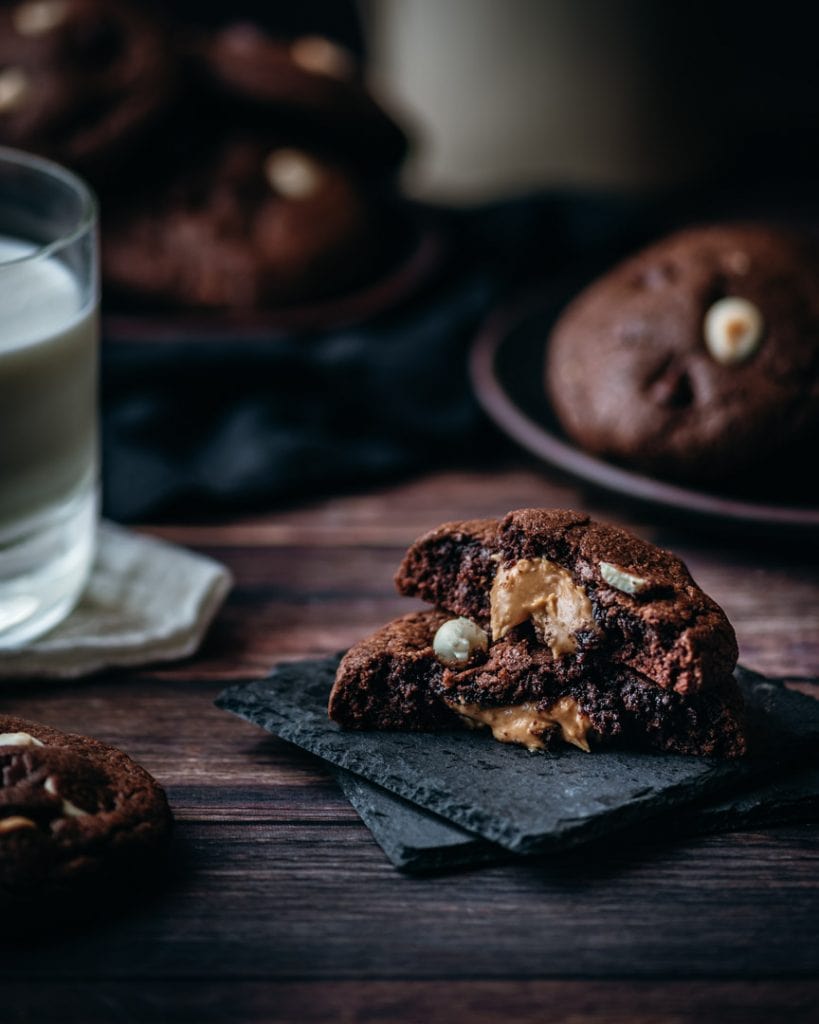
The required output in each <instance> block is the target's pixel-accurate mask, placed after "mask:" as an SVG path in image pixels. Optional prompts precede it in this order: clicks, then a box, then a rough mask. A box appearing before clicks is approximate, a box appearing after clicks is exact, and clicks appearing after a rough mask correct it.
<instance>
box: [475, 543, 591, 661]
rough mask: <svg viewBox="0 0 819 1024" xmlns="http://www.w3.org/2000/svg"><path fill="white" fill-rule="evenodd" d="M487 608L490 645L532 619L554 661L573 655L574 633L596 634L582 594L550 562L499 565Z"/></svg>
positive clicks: (529, 560)
mask: <svg viewBox="0 0 819 1024" xmlns="http://www.w3.org/2000/svg"><path fill="white" fill-rule="evenodd" d="M489 604H490V621H491V626H492V639H493V641H494V640H501V639H502V638H503V637H504V636H506V634H507V633H508V632H509V630H510V629H512V628H513V627H514V626H519V625H520V624H521V623H522V622H526V620H527V619H531V620H532V624H533V626H534V629H535V633H536V635H537V638H538V640H540V642H541V643H544V644H546V645H547V646H548V647H549V648H550V650H551V652H552V654H553V655H554V657H556V658H558V657H560V656H561V655H563V654H573V653H574V652H575V651H576V650H577V634H578V633H582V632H594V631H596V629H597V625H596V624H595V621H594V616H593V614H592V605H591V601H590V600H589V598H588V595H587V594H586V592H585V590H583V588H582V587H579V586H578V585H577V584H576V583H575V582H574V580H573V579H572V577H571V574H570V573H569V572H567V571H566V569H564V568H562V566H559V565H556V564H555V563H554V562H552V561H550V560H549V559H548V558H522V559H520V560H519V561H517V562H515V563H514V564H513V565H511V566H501V567H500V568H499V569H498V572H497V574H496V576H495V580H494V582H493V584H492V590H491V592H490V595H489Z"/></svg>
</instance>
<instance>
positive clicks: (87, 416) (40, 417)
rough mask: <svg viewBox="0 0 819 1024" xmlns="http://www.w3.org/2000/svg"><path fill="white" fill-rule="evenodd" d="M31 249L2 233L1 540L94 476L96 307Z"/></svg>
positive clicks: (60, 269)
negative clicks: (20, 522)
mask: <svg viewBox="0 0 819 1024" xmlns="http://www.w3.org/2000/svg"><path fill="white" fill-rule="evenodd" d="M31 252H32V247H31V246H30V245H27V244H25V243H23V242H19V241H16V240H12V239H9V238H4V237H1V236H0V543H2V538H3V534H4V532H6V531H7V530H8V529H10V528H13V525H14V521H16V520H18V519H19V518H20V517H26V518H28V517H30V516H35V515H38V514H39V513H42V512H43V511H44V510H45V509H47V507H48V506H49V505H51V504H53V503H54V502H59V501H62V500H65V499H66V498H67V497H68V496H69V495H70V494H71V493H72V492H74V491H76V490H77V489H78V488H82V487H83V485H85V484H87V483H88V482H89V481H93V480H94V479H95V476H96V468H95V467H96V387H97V330H98V327H97V314H96V309H95V307H94V305H93V304H85V307H84V306H83V302H82V296H81V293H80V289H79V287H78V284H77V281H76V279H75V278H74V276H73V275H72V273H71V272H70V271H69V270H68V269H67V268H66V267H65V266H64V265H63V264H62V263H60V262H59V261H58V260H56V259H53V258H35V259H30V260H26V261H24V262H13V261H15V260H20V258H21V257H23V256H26V255H28V254H30V253H31Z"/></svg>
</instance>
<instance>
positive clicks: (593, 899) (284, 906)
mask: <svg viewBox="0 0 819 1024" xmlns="http://www.w3.org/2000/svg"><path fill="white" fill-rule="evenodd" d="M529 505H565V506H573V507H580V508H586V509H588V510H589V511H591V512H592V513H594V514H596V515H599V516H601V517H603V518H608V519H613V520H615V521H619V522H624V523H626V524H628V525H630V526H632V527H633V528H634V529H635V530H636V531H637V532H639V533H640V534H642V535H643V536H645V537H648V538H651V539H652V540H656V541H659V542H660V543H664V544H666V545H668V546H672V547H674V549H675V550H676V551H678V552H679V553H680V554H681V555H682V556H683V557H684V558H685V559H686V561H687V562H688V564H689V566H690V568H691V570H692V571H693V573H694V575H695V576H696V577H697V579H698V580H699V581H700V583H701V584H702V585H703V586H704V588H705V589H706V590H707V591H708V592H709V593H711V594H712V595H713V596H714V597H715V598H717V600H718V601H720V602H721V603H722V604H723V605H724V607H725V608H726V610H727V612H728V614H729V616H730V618H731V620H732V621H733V623H734V625H735V626H736V629H737V633H738V635H739V641H740V650H741V657H742V660H743V662H744V663H745V664H746V665H748V666H749V667H750V668H753V669H757V670H759V671H762V672H767V673H771V674H777V675H784V676H788V677H793V678H798V677H805V676H808V675H811V674H813V675H819V628H817V623H819V573H817V562H819V555H817V553H816V552H815V551H814V552H813V553H810V552H808V553H806V552H805V551H804V550H803V549H800V548H791V549H788V548H786V547H782V548H778V547H776V546H774V545H772V544H770V543H762V542H760V541H758V540H755V541H746V542H743V541H737V542H735V543H729V542H727V541H726V539H725V538H714V537H709V536H708V535H697V534H693V533H690V532H689V533H686V534H682V533H673V532H671V531H669V530H668V529H664V528H661V527H660V526H658V524H657V521H656V517H655V518H654V519H652V517H651V516H650V515H644V516H642V517H641V518H640V517H638V516H637V515H636V514H635V513H633V512H632V513H630V514H628V513H625V512H624V511H623V510H622V509H618V508H615V507H613V506H607V505H606V504H605V503H603V502H602V501H601V500H600V499H590V498H588V497H587V496H584V495H583V494H582V493H581V492H580V491H578V490H577V489H576V488H575V487H574V486H572V485H569V484H566V483H562V482H560V481H559V480H550V479H546V478H544V476H543V475H541V474H540V473H539V472H537V471H536V470H534V469H528V468H520V469H510V470H507V471H505V472H494V471H493V472H491V473H488V474H486V475H479V474H476V473H449V474H444V475H436V476H430V477H427V478H424V479H420V480H416V481H413V482H409V483H406V484H404V485H401V486H396V487H394V488H390V489H385V490H381V491H378V492H374V493H369V494H365V495H360V496H355V497H345V498H339V499H334V500H330V501H326V502H322V503H318V504H315V505H312V506H310V507H307V508H299V509H295V510H292V511H287V512H283V513H279V514H275V515H269V516H263V517H258V518H252V519H244V520H241V521H236V522H227V523H224V524H219V525H198V526H174V527H162V528H156V529H154V528H151V529H150V532H152V533H156V534H158V535H160V536H163V537H165V538H168V539H169V540H172V541H176V542H179V543H181V544H186V545H189V546H190V547H193V548H195V549H197V550H201V551H205V552H207V553H208V554H211V555H213V556H214V557H216V558H218V559H221V560H222V561H223V562H225V563H226V564H228V565H229V566H230V567H231V569H232V570H233V572H234V573H235V575H236V588H235V590H234V592H233V594H232V596H231V598H230V599H229V601H228V604H227V606H226V608H225V609H224V612H223V613H222V614H221V616H220V618H219V619H218V621H217V623H216V624H215V626H214V628H213V630H212V632H211V635H210V637H209V639H208V641H207V643H206V645H205V647H204V649H203V650H202V652H201V653H200V654H199V655H198V656H197V657H195V658H192V659H190V660H189V661H187V662H185V663H184V664H180V665H175V666H172V667H162V668H156V669H150V670H143V671H139V672H122V673H119V674H116V675H110V676H106V677H104V678H97V679H92V680H88V681H86V682H80V683H75V684H71V685H66V684H26V685H16V686H6V687H4V688H3V689H2V691H0V707H2V709H3V711H5V712H9V713H13V714H19V715H23V716H26V717H29V718H33V719H38V720H42V721H45V722H49V723H51V724H53V725H55V726H58V727H59V728H62V729H67V730H74V731H78V732H84V733H92V734H94V735H96V736H99V737H101V738H102V739H104V740H108V741H110V742H112V743H115V744H117V745H118V746H121V747H122V748H123V749H125V750H126V751H128V752H129V753H130V754H132V755H133V756H134V757H135V758H136V759H137V760H139V761H140V762H141V763H142V764H144V765H145V766H146V767H147V768H148V769H149V770H150V771H151V772H153V773H154V774H155V775H156V776H157V778H158V779H159V780H160V781H161V782H162V783H164V784H165V786H166V787H167V790H168V794H169V797H170V800H171V804H172V806H173V809H174V812H175V814H176V818H177V823H178V830H177V842H176V852H175V857H174V863H173V865H172V868H173V872H172V876H171V882H170V884H169V885H168V887H167V889H166V890H165V891H163V892H161V893H159V894H158V895H157V897H156V898H155V899H154V900H151V901H147V902H146V903H145V905H143V906H140V907H139V908H138V909H136V910H135V911H133V912H131V913H129V914H128V915H126V916H123V917H118V918H116V917H115V918H114V919H112V920H109V921H106V922H104V923H102V924H97V925H95V926H94V927H90V928H86V929H84V930H82V931H80V932H79V934H74V935H69V936H65V935H61V936H57V937H54V936H49V923H48V921H44V922H43V929H42V940H41V941H38V942H35V943H28V944H25V945H21V944H18V945H14V944H12V948H10V949H8V950H4V953H3V956H2V959H0V980H1V981H2V988H0V1000H1V1001H2V1010H1V1011H0V1020H2V1021H3V1024H6V1022H8V1024H17V1022H23V1021H25V1022H29V1021H31V1022H37V1024H40V1022H41V1021H77V1022H82V1024H97V1022H101V1021H114V1020H116V1021H129V1022H131V1021H140V1022H141V1021H152V1022H153V1021H157V1022H160V1021H161V1022H164V1021H173V1022H177V1021H191V1022H196V1024H206V1022H210V1021H220V1022H229V1024H241V1022H244V1021H255V1022H261V1021H285V1020H286V1021H298V1022H306V1024H312V1022H318V1021H322V1022H324V1021H327V1022H330V1021H333V1022H335V1021H385V1022H396V1024H398V1022H407V1021H421V1022H424V1024H438V1022H451V1021H454V1022H458V1021H469V1022H470V1024H483V1022H489V1021H493V1022H495V1021H497V1022H500V1021H547V1022H549V1024H556V1022H561V1021H567V1022H568V1021H571V1022H573V1024H577V1022H581V1021H595V1022H606V1024H618V1022H626V1021H628V1022H637V1021H640V1022H649V1021H651V1022H659V1021H669V1022H670V1021H673V1022H682V1021H700V1022H702V1021H712V1020H713V1021H720V1022H736V1024H740V1022H742V1024H745V1022H750V1021H757V1020H758V1021H765V1022H767V1024H771V1022H776V1021H780V1020H781V1021H788V1022H789V1024H796V1022H803V1021H805V1022H807V1021H812V1022H815V1021H816V1020H817V1013H819V982H818V981H817V965H819V851H818V850H817V829H816V827H815V826H810V825H802V826H788V827H781V828H776V829H770V830H766V831H761V832H749V833H739V834H735V835H718V836H709V837H705V838H703V837H700V838H692V839H689V840H685V841H679V840H675V841H673V842H672V841H670V840H665V839H664V837H663V835H662V830H661V829H658V831H657V834H656V835H655V837H654V838H652V839H644V840H639V841H638V842H637V844H636V845H631V846H627V847H626V848H622V847H619V846H617V845H614V844H612V845H610V846H608V847H606V846H603V848H601V849H599V850H597V851H596V852H595V853H594V854H593V855H588V854H580V853H573V854H567V855H565V856H563V857H561V858H560V859H559V860H556V861H555V860H551V861H548V860H546V861H539V862H529V863H526V862H521V863H517V864H508V865H505V866H502V867H490V868H486V869H484V870H476V871H470V872H464V873H461V874H454V875H449V876H446V877H436V878H427V879H415V878H407V877H403V876H401V875H400V874H399V873H397V872H396V871H395V870H394V869H393V868H392V867H391V866H390V864H389V863H388V862H387V861H386V859H385V858H384V856H383V854H382V853H381V851H380V850H379V848H378V847H377V846H376V845H375V843H374V842H373V840H372V839H371V838H370V834H369V832H368V831H367V830H366V829H365V828H364V827H363V826H362V825H361V823H360V822H359V820H358V818H357V816H356V814H355V813H354V812H353V810H352V809H351V808H350V806H349V804H348V803H347V802H346V801H345V800H344V798H343V797H342V796H341V795H340V793H339V791H338V789H337V788H336V786H335V784H334V782H333V780H332V779H331V777H330V776H329V774H328V773H327V772H326V771H325V770H324V768H323V767H322V766H321V764H320V763H319V762H318V761H316V760H314V759H313V758H311V757H309V756H307V755H306V754H303V753H301V752H300V751H298V750H297V749H295V748H293V747H290V746H289V745H287V744H285V743H283V742H280V741H278V740H275V739H273V738H271V737H267V736H266V735H265V734H264V733H263V732H261V731H260V730H258V729H256V728H254V727H253V726H250V725H248V724H246V723H244V722H242V721H240V720H238V719H236V718H233V717H232V716H229V715H226V714H224V713H222V712H219V711H217V710H216V709H215V708H214V707H213V703H212V702H213V698H214V697H215V696H216V694H217V693H218V692H219V690H220V688H221V687H222V686H223V685H224V683H225V682H226V681H227V680H234V679H241V678H251V677H253V676H256V675H258V674H260V673H263V672H265V670H266V669H268V667H269V666H270V665H271V664H272V663H274V662H275V661H277V660H279V659H285V658H299V657H303V656H305V655H316V654H324V653H328V652H332V651H336V650H339V649H341V648H344V647H345V646H347V645H349V644H350V643H351V642H352V641H354V640H356V639H357V638H359V637H360V636H362V635H363V634H365V633H367V632H368V631H370V630H372V629H374V628H375V627H377V626H379V625H381V624H382V623H384V622H386V621H387V620H388V619H391V618H393V617H394V616H396V615H398V614H399V613H401V612H404V611H407V610H410V608H411V605H412V602H409V601H407V600H406V599H403V598H399V597H398V596H397V595H396V594H395V592H394V590H393V585H392V574H393V571H394V569H395V567H396V565H397V563H398V561H399V558H400V556H401V554H402V552H403V550H404V548H405V547H406V546H407V544H408V543H409V542H410V541H411V540H412V539H413V538H414V537H415V536H416V535H418V534H419V533H421V532H423V531H424V530H426V529H427V528H429V527H430V526H432V525H435V524H437V523H438V522H440V521H442V520H444V519H452V518H461V517H464V518H465V517H472V516H483V515H497V514H499V513H502V512H505V511H507V510H508V509H510V508H516V507H522V506H529ZM801 688H803V689H805V690H808V691H810V690H811V689H812V687H811V686H810V685H808V684H805V683H803V684H801ZM815 692H816V695H818V696H819V687H818V688H816V690H815ZM10 929H11V932H12V936H13V923H9V922H6V921H4V922H2V928H0V931H2V932H3V933H6V935H7V936H8V933H9V931H10Z"/></svg>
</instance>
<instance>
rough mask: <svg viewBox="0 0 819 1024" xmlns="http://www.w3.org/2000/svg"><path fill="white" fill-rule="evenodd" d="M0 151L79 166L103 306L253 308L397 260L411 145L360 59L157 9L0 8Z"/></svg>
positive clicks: (71, 2)
mask: <svg viewBox="0 0 819 1024" xmlns="http://www.w3.org/2000/svg"><path fill="white" fill-rule="evenodd" d="M0 67H2V70H0V143H3V144H7V145H12V146H17V147H20V148H23V149H28V150H31V151H34V152H37V153H41V154H43V155H46V156H49V157H52V158H53V159H56V160H59V161H61V162H63V163H66V164H68V165H69V166H71V167H73V168H75V169H77V170H78V171H80V172H81V173H83V174H84V175H85V176H86V177H87V178H88V179H89V180H90V181H91V183H92V184H93V186H94V187H95V188H96V190H97V192H98V193H99V196H100V199H101V206H102V234H103V274H104V277H105V279H106V281H107V283H108V285H109V291H108V294H109V297H111V296H113V295H115V294H118V295H119V297H120V299H123V298H128V297H134V298H138V299H145V298H148V299H150V300H151V303H152V305H154V306H162V305H165V306H178V305H184V306H194V307H206V308H219V309H248V308H261V307H266V306H286V305H292V304H294V303H301V302H305V301H307V300H312V299H317V298H324V297H327V296H332V295H337V294H340V293H343V292H345V291H347V290H349V289H353V288H356V287H358V286H360V285H362V284H364V283H367V282H368V281H370V280H371V279H372V278H373V277H374V276H375V275H377V274H378V273H379V271H380V270H381V269H383V267H384V266H385V264H386V263H388V262H389V260H390V259H391V258H393V257H394V255H395V254H394V252H392V250H391V246H392V245H393V244H394V242H393V238H392V236H393V235H394V232H393V231H392V222H391V218H392V217H393V201H394V178H395V172H396V170H397V169H398V167H399V165H400V163H401V161H402V159H403V157H404V155H405V153H406V149H407V141H406V138H405V136H404V134H403V132H402V131H401V129H400V128H399V127H398V126H397V125H396V124H395V123H394V122H393V121H392V120H391V119H390V118H389V117H388V116H387V114H385V113H384V111H383V110H382V109H381V108H380V107H379V106H378V105H377V103H376V102H375V101H374V100H373V98H372V97H371V95H370V94H369V92H368V91H367V89H366V86H365V84H364V82H363V80H362V76H361V69H360V67H359V66H358V63H357V61H356V59H355V57H354V56H353V55H352V54H351V53H349V52H348V51H347V50H345V49H344V48H342V47H341V46H340V45H338V44H336V43H334V42H332V41H330V40H327V39H323V38H318V37H305V38H299V39H294V40H279V39H274V38H272V37H271V36H269V35H268V34H266V32H265V31H263V30H262V29H261V28H260V27H258V26H256V25H252V24H244V23H242V24H235V25H228V26H227V27H226V28H222V29H219V30H215V31H205V30H192V29H190V27H184V26H180V25H176V24H174V23H173V22H172V21H171V20H170V19H169V17H168V16H167V14H166V13H164V12H163V10H162V7H161V5H152V4H136V3H132V2H128V0H121V2H117V3H116V4H111V3H108V2H106V0H21V2H17V3H11V4H5V5H3V6H0Z"/></svg>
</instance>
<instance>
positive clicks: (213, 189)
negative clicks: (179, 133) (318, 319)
mask: <svg viewBox="0 0 819 1024" xmlns="http://www.w3.org/2000/svg"><path fill="white" fill-rule="evenodd" d="M379 237H380V236H379V234H378V232H377V229H376V224H375V222H374V218H373V214H372V211H371V209H370V207H369V206H368V204H367V201H366V199H365V197H364V194H363V190H362V186H361V184H360V183H359V181H358V180H357V179H356V177H355V176H354V175H353V174H352V173H350V172H348V171H347V170H345V169H344V168H342V167H341V166H339V165H337V164H331V163H329V162H327V161H326V160H323V159H321V158H319V157H317V156H316V155H315V154H312V153H309V152H306V151H304V150H298V149H293V148H292V147H290V146H287V145H284V146H282V145H279V144H278V143H277V142H275V141H267V142H266V141H264V139H257V138H252V137H242V138H234V139H232V140H230V141H228V142H227V143H226V144H225V145H224V146H222V147H221V148H220V149H218V150H217V151H216V152H215V153H212V154H206V155H205V156H203V160H202V161H201V162H200V165H199V167H198V168H197V169H196V170H195V171H192V170H189V171H186V172H185V173H183V174H181V175H180V176H179V177H178V178H177V180H176V182H175V183H174V184H173V185H172V186H171V187H170V188H169V189H168V190H167V192H166V193H165V194H164V195H163V196H161V197H160V196H157V195H156V194H155V193H153V192H152V191H151V192H145V193H143V195H142V196H141V197H136V198H134V199H133V201H132V202H131V203H130V205H128V204H124V203H123V204H122V205H121V207H120V210H119V213H113V214H111V215H110V216H109V217H108V218H107V220H105V221H104V223H103V236H102V249H103V271H104V275H105V279H106V281H107V283H108V284H109V285H111V286H113V287H114V288H116V289H117V290H118V291H119V292H120V293H124V294H126V295H127V294H134V295H138V296H144V297H150V298H151V299H153V300H154V301H155V302H158V303H164V304H168V305H187V306H199V307H210V308H222V309H247V308H253V307H264V306H286V305H291V304H294V303H298V302H300V301H303V300H306V299H317V298H324V297H326V296H329V295H333V294H338V293H340V292H343V291H344V290H346V289H349V288H353V287H355V286H357V285H359V284H362V283H363V282H365V281H366V280H367V279H368V278H369V277H370V276H371V275H373V274H374V273H375V272H376V267H377V266H378V264H379V262H380V250H379Z"/></svg>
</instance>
